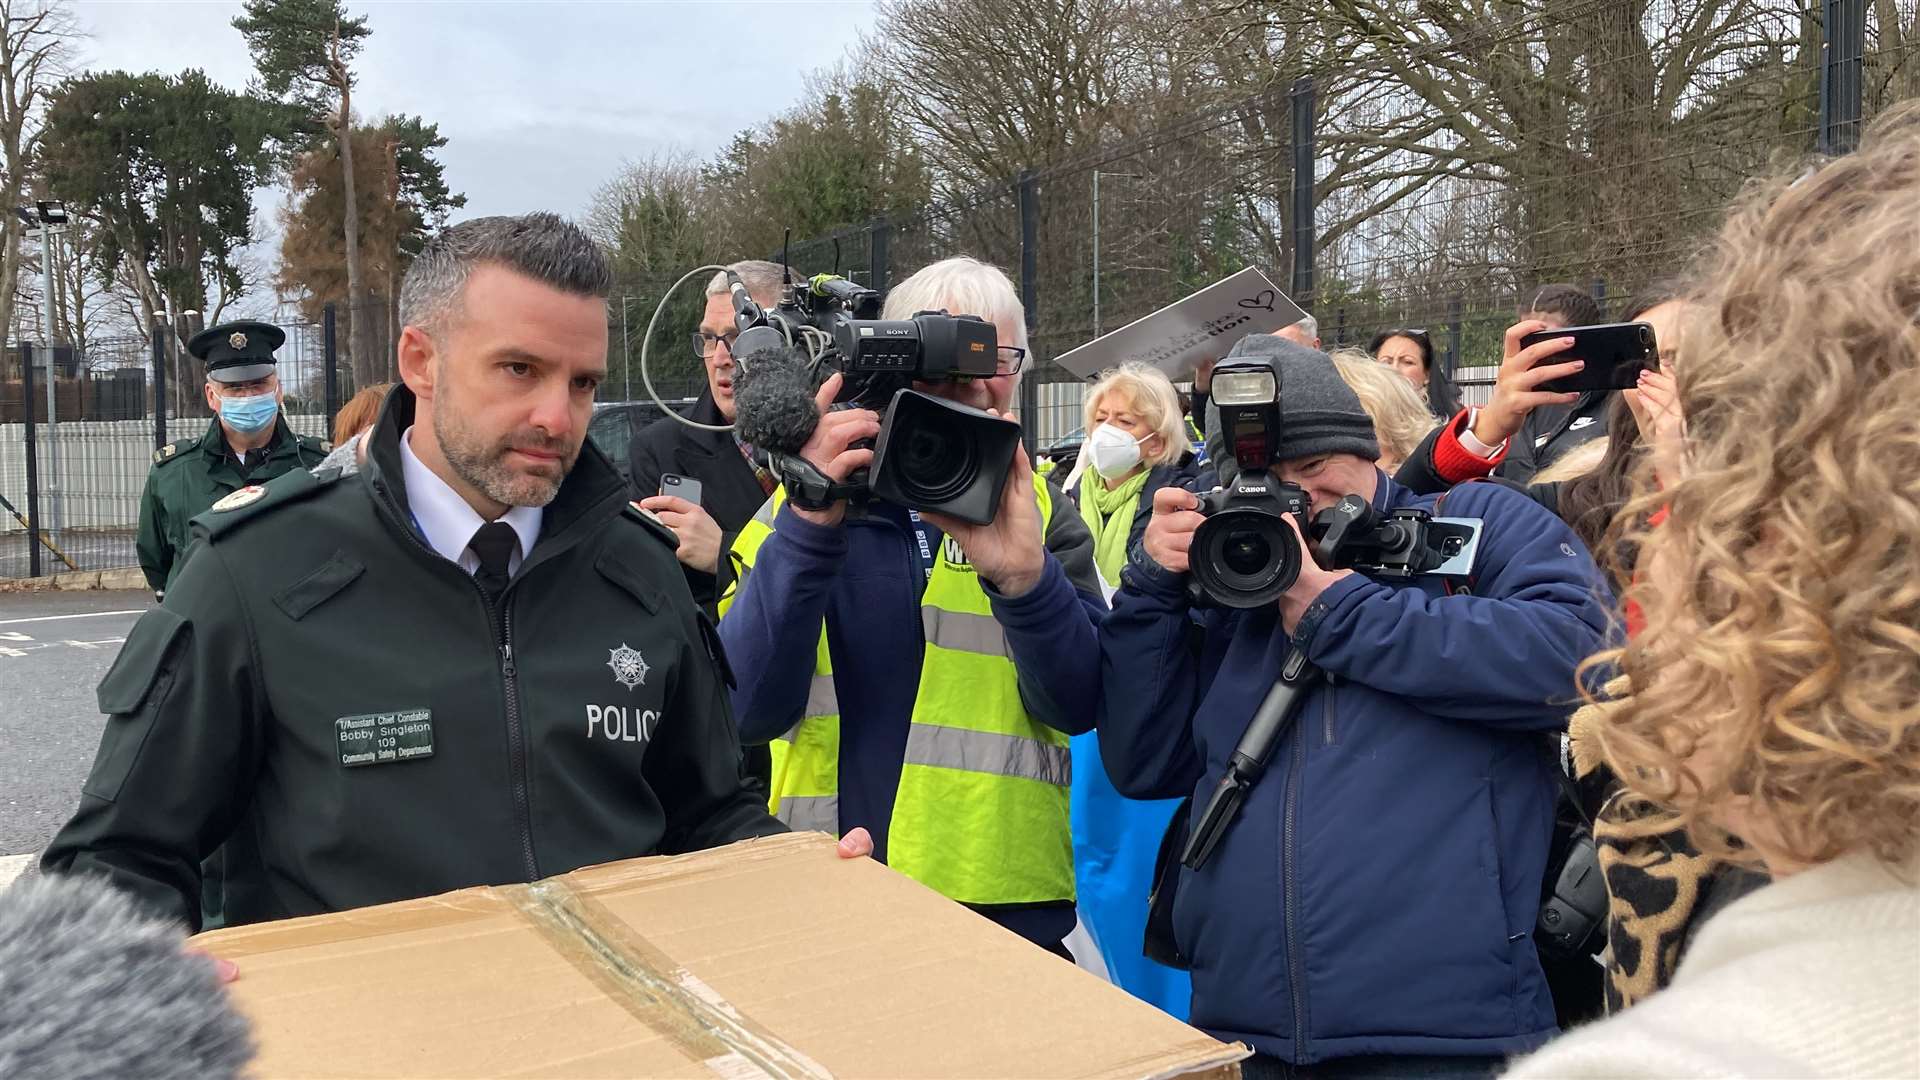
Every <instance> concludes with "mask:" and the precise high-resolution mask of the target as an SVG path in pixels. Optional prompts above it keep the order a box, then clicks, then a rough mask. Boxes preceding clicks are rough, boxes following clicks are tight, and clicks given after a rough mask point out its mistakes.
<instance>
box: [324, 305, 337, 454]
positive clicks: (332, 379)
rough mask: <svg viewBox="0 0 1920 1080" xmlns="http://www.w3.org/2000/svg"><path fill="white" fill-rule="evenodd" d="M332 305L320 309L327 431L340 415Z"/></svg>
mask: <svg viewBox="0 0 1920 1080" xmlns="http://www.w3.org/2000/svg"><path fill="white" fill-rule="evenodd" d="M333 320H334V313H333V305H332V304H328V305H326V306H325V307H323V308H321V309H320V363H321V364H322V365H323V367H322V370H323V371H324V372H325V376H324V381H325V384H326V388H327V389H326V394H327V432H328V435H329V437H331V434H332V432H333V418H334V417H336V416H338V415H340V369H339V367H338V366H337V365H336V364H335V363H334V346H335V340H334V330H333V326H334V324H333Z"/></svg>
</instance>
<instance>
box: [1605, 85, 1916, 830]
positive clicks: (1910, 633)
mask: <svg viewBox="0 0 1920 1080" xmlns="http://www.w3.org/2000/svg"><path fill="white" fill-rule="evenodd" d="M1701 280H1702V281H1703V282H1704V287H1705V290H1706V292H1705V295H1704V296H1703V297H1702V298H1701V300H1700V303H1699V304H1698V305H1697V306H1695V307H1694V308H1693V309H1691V311H1690V312H1689V316H1688V317H1689V320H1690V321H1689V324H1688V326H1687V337H1686V341H1687V362H1686V364H1685V365H1684V366H1683V367H1681V368H1680V369H1679V371H1678V378H1679V392H1680V400H1681V404H1682V407H1683V409H1684V412H1685V415H1686V418H1687V427H1688V442H1689V446H1688V451H1689V455H1690V456H1689V461H1688V468H1687V471H1686V475H1685V478H1684V479H1683V480H1682V481H1681V482H1680V483H1678V484H1677V485H1675V486H1673V487H1670V488H1668V489H1667V490H1664V491H1660V490H1657V489H1656V488H1655V486H1654V484H1653V480H1652V476H1651V467H1650V465H1645V464H1643V465H1642V466H1641V468H1640V470H1639V473H1638V475H1637V476H1636V480H1635V492H1636V495H1635V497H1634V498H1632V499H1631V500H1629V501H1628V503H1627V505H1626V507H1625V508H1624V509H1623V510H1622V511H1621V514H1620V516H1619V517H1618V518H1617V519H1616V521H1615V525H1614V530H1615V533H1616V535H1620V536H1623V537H1627V536H1630V537H1631V540H1632V545H1633V546H1637V548H1638V554H1637V558H1636V562H1637V567H1638V570H1639V573H1640V576H1641V580H1640V582H1639V583H1638V584H1636V585H1635V586H1634V587H1633V588H1632V590H1631V591H1630V593H1629V595H1630V596H1631V598H1632V599H1633V600H1635V601H1637V602H1638V604H1639V606H1640V608H1641V610H1642V611H1643V612H1644V614H1645V617H1646V626H1645V629H1644V631H1643V632H1641V633H1639V634H1638V635H1636V636H1634V637H1633V638H1632V639H1631V640H1630V641H1629V642H1628V643H1627V645H1626V647H1625V648H1624V649H1621V650H1615V651H1612V652H1609V653H1603V654H1601V655H1600V656H1598V657H1595V658H1594V659H1593V660H1592V661H1590V662H1589V663H1590V665H1604V664H1607V663H1611V662H1616V661H1617V662H1618V663H1619V665H1620V669H1621V671H1623V672H1624V674H1625V675H1626V676H1627V682H1628V685H1629V686H1630V687H1631V691H1630V692H1629V693H1628V694H1627V695H1626V696H1625V697H1624V698H1623V699H1621V700H1620V701H1619V702H1618V703H1617V708H1615V709H1614V710H1612V712H1613V715H1612V717H1611V718H1610V720H1609V722H1608V723H1606V724H1604V725H1602V726H1601V727H1600V728H1599V730H1598V731H1597V732H1596V733H1595V734H1596V736H1597V738H1598V739H1599V742H1600V746H1601V749H1602V751H1603V753H1604V754H1605V757H1606V759H1607V761H1608V762H1609V764H1611V765H1612V766H1613V768H1614V770H1615V772H1616V773H1617V774H1618V775H1619V777H1620V778H1621V780H1622V782H1623V783H1625V784H1626V785H1627V787H1628V789H1629V791H1630V792H1631V793H1632V794H1634V795H1637V796H1640V797H1641V799H1640V801H1639V805H1640V807H1641V809H1642V814H1643V816H1642V818H1641V824H1642V826H1643V827H1644V828H1645V830H1646V831H1647V832H1648V833H1653V832H1657V831H1661V830H1663V829H1666V828H1671V827H1673V826H1675V825H1679V826H1683V827H1685V828H1686V829H1687V830H1688V832H1689V834H1690V835H1691V836H1692V838H1693V839H1694V841H1695V842H1696V843H1697V844H1698V845H1699V846H1700V848H1701V849H1702V850H1703V851H1706V852H1708V853H1709V854H1714V855H1718V856H1720V857H1723V858H1729V859H1734V860H1736V861H1741V862H1747V863H1752V862H1756V861H1767V862H1770V863H1777V864H1790V863H1799V864H1812V863H1819V862H1825V861H1829V860H1832V859H1834V858H1837V857H1839V856H1842V855H1845V854H1849V853H1854V852H1871V853H1872V854H1873V855H1874V856H1876V857H1877V858H1879V859H1880V860H1882V861H1883V862H1885V863H1888V864H1890V865H1899V864H1902V863H1904V862H1905V861H1907V860H1909V859H1911V858H1913V857H1914V856H1915V855H1916V854H1917V853H1920V405H1916V403H1920V323H1917V322H1916V320H1917V319H1920V108H1917V107H1913V106H1908V107H1903V108H1901V109H1898V110H1895V111H1894V112H1892V113H1889V114H1888V115H1886V116H1884V117H1883V118H1882V119H1881V120H1880V121H1879V122H1878V123H1877V124H1876V125H1875V126H1874V127H1873V128H1872V129H1871V131H1870V132H1869V134H1868V137H1867V139H1866V140H1865V141H1864V142H1863V145H1862V147H1861V149H1860V150H1859V151H1858V152H1856V153H1854V154H1852V155H1849V156H1847V157H1844V158H1840V159H1838V160H1835V161H1832V162H1829V163H1827V164H1825V165H1823V166H1822V167H1820V168H1819V169H1818V170H1817V171H1815V172H1813V173H1811V174H1808V175H1807V176H1805V177H1804V178H1803V179H1800V180H1797V181H1796V180H1794V179H1792V177H1791V175H1788V176H1782V177H1779V178H1777V179H1775V180H1773V181H1772V182H1769V183H1766V184H1763V185H1761V186H1760V187H1758V188H1757V189H1756V190H1754V191H1751V192H1749V193H1748V194H1747V195H1746V196H1745V197H1744V198H1743V199H1742V201H1741V202H1740V203H1739V204H1737V205H1736V207H1735V208H1734V210H1733V213H1732V215H1731V217H1730V218H1729V220H1728V221H1727V224H1726V225H1725V227H1724V228H1723V229H1722V231H1721V234H1720V236H1719V238H1718V242H1717V245H1716V247H1715V250H1714V251H1713V253H1712V255H1711V257H1710V260H1709V262H1708V265H1707V266H1706V268H1705V272H1704V273H1703V274H1702V275H1701ZM1661 507H1665V508H1666V510H1667V517H1666V520H1665V522H1664V524H1661V525H1659V526H1658V527H1653V528H1647V527H1645V526H1644V525H1641V524H1639V523H1643V522H1645V521H1646V520H1647V519H1648V517H1649V515H1651V514H1653V513H1654V512H1655V511H1656V510H1658V509H1659V508H1661ZM1629 549H1631V547H1630V548H1629Z"/></svg>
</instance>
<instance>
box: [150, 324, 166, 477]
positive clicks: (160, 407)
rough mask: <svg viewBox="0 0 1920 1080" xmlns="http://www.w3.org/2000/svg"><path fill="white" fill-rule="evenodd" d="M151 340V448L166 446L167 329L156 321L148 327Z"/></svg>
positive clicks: (156, 448)
mask: <svg viewBox="0 0 1920 1080" xmlns="http://www.w3.org/2000/svg"><path fill="white" fill-rule="evenodd" d="M148 330H149V331H150V333H151V334H152V338H153V342H152V344H153V448H154V449H155V450H158V449H160V448H161V447H163V446H165V445H167V337H166V335H167V329H166V327H164V326H162V325H161V324H160V322H159V321H158V320H155V321H154V323H153V325H152V326H150V327H148Z"/></svg>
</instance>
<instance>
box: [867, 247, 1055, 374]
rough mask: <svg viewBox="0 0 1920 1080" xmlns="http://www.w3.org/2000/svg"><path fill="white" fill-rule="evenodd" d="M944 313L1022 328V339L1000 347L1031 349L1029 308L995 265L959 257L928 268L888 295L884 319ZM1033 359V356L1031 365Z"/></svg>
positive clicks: (1028, 362) (1030, 360)
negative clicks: (1028, 341) (971, 316)
mask: <svg viewBox="0 0 1920 1080" xmlns="http://www.w3.org/2000/svg"><path fill="white" fill-rule="evenodd" d="M941 310H945V311H946V312H947V313H949V314H952V315H978V316H980V317H981V318H983V319H985V320H987V321H988V322H990V323H1000V322H1008V323H1012V324H1013V325H1014V326H1017V327H1019V332H1018V335H1019V338H1020V340H1018V341H1003V342H1001V343H1000V344H1002V345H1017V346H1019V347H1020V348H1022V349H1025V348H1027V309H1026V308H1025V307H1022V306H1021V304H1020V292H1019V290H1017V289H1015V288H1014V287H1013V279H1012V278H1010V277H1008V276H1007V272H1006V271H1005V270H1002V269H1000V268H999V267H997V266H994V265H992V264H991V263H983V262H981V261H980V260H979V259H975V258H970V257H968V256H966V255H956V256H954V257H953V258H951V259H941V260H940V261H939V262H937V263H933V264H931V265H929V266H924V267H922V268H920V270H919V271H917V272H916V273H914V274H913V276H911V277H909V278H907V279H906V280H905V281H902V282H901V283H900V284H898V285H896V286H894V287H893V291H891V292H889V293H887V302H886V306H885V308H883V309H882V310H881V312H880V317H881V318H883V319H911V318H913V316H914V313H915V312H919V311H941ZM1032 360H1033V358H1032V356H1031V355H1029V356H1028V358H1027V364H1028V365H1029V366H1031V364H1032ZM1023 370H1024V369H1023Z"/></svg>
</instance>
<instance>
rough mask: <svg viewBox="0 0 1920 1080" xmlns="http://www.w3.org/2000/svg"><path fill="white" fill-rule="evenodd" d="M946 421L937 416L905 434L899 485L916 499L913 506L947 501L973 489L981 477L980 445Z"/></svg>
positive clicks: (900, 460) (897, 463)
mask: <svg viewBox="0 0 1920 1080" xmlns="http://www.w3.org/2000/svg"><path fill="white" fill-rule="evenodd" d="M943 420H944V418H942V417H935V418H933V421H932V422H930V423H926V424H924V425H921V426H918V427H915V428H914V429H913V430H911V431H909V432H906V436H907V438H906V442H905V445H903V446H901V447H900V456H899V457H898V458H897V459H895V461H896V468H898V469H899V472H898V474H897V475H898V476H899V479H900V484H901V486H902V487H903V488H905V489H906V491H907V492H908V493H909V494H910V495H911V496H912V498H913V500H914V501H913V502H912V503H911V505H914V506H919V505H923V504H935V505H937V504H939V503H943V502H946V501H947V500H949V499H952V498H954V497H955V496H957V495H959V494H960V493H961V492H963V491H965V490H967V489H968V488H969V487H972V486H973V483H974V481H975V479H976V478H978V477H979V475H980V460H979V449H980V448H979V445H978V444H977V442H976V441H975V440H973V439H969V438H967V437H966V433H965V432H961V431H955V430H953V425H951V424H948V423H944V422H942V421H943Z"/></svg>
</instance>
